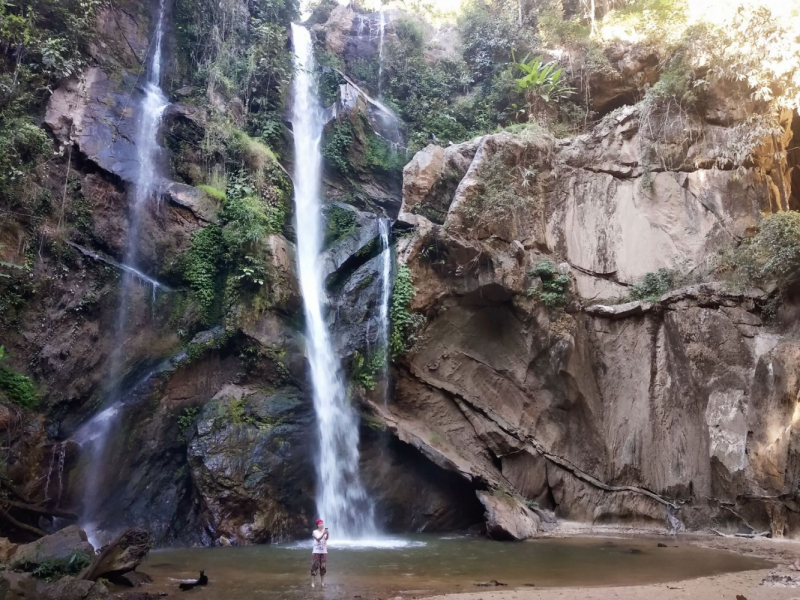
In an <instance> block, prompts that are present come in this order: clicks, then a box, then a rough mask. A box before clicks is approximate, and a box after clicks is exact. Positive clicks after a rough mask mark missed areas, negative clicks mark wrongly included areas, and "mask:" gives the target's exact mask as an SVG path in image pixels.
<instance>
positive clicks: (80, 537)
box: [8, 525, 94, 570]
mask: <svg viewBox="0 0 800 600" xmlns="http://www.w3.org/2000/svg"><path fill="white" fill-rule="evenodd" d="M75 554H84V555H86V556H88V557H93V556H94V548H92V545H91V544H90V543H89V540H88V538H87V537H86V533H85V532H84V531H83V530H82V529H80V528H79V527H78V526H77V525H70V526H69V527H65V528H64V529H62V530H60V531H58V532H56V533H54V534H52V535H48V536H45V537H43V538H41V539H38V540H36V541H35V542H31V543H30V544H24V545H22V546H20V547H19V548H18V549H17V551H16V552H15V553H14V555H13V556H12V557H11V560H10V561H9V563H8V564H9V566H10V567H11V568H12V569H23V570H32V569H35V568H36V567H38V566H39V565H41V564H42V563H44V562H46V561H59V560H69V559H70V558H71V557H72V556H73V555H75Z"/></svg>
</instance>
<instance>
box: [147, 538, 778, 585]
mask: <svg viewBox="0 0 800 600" xmlns="http://www.w3.org/2000/svg"><path fill="white" fill-rule="evenodd" d="M664 541H667V542H668V544H667V545H668V547H666V548H659V547H658V546H657V544H658V542H664ZM309 558H310V548H309V544H302V545H293V546H248V547H241V548H204V549H201V548H194V549H181V550H157V551H154V552H151V553H150V556H149V557H148V559H147V561H146V562H145V563H143V564H142V566H141V570H142V571H144V572H146V573H148V574H149V575H152V576H153V577H154V578H155V583H154V588H155V589H157V590H162V589H163V590H164V591H167V592H170V593H171V592H172V591H174V590H176V589H177V584H178V581H179V580H182V579H188V578H191V577H197V572H198V571H199V570H200V569H205V571H206V575H208V577H209V579H210V584H209V587H208V588H206V589H205V590H204V592H203V595H204V596H206V597H209V598H212V597H213V598H214V599H215V600H253V599H254V598H263V599H266V600H270V599H275V600H278V599H280V600H300V599H303V598H325V599H334V598H335V599H344V598H354V597H356V598H357V597H361V598H364V599H374V598H392V597H395V596H402V597H404V598H411V597H424V596H429V595H433V594H436V593H450V592H470V591H472V592H478V591H481V589H485V588H480V587H476V586H475V584H476V583H482V582H486V581H490V580H493V579H494V580H497V581H500V582H503V583H506V584H508V587H506V588H502V589H509V588H512V587H515V586H516V587H521V586H525V585H526V584H535V586H536V587H537V588H539V587H562V586H609V585H639V584H649V583H660V582H667V581H678V580H681V579H690V578H695V577H702V576H708V575H716V574H721V573H730V572H735V571H744V570H749V569H759V568H765V567H767V566H769V564H768V563H767V562H766V561H764V560H760V559H754V558H751V557H745V556H741V555H737V554H733V553H729V552H722V551H718V550H708V549H704V548H698V547H696V546H691V545H688V544H684V543H680V542H674V541H670V540H665V539H663V538H661V539H652V540H650V539H636V540H626V539H602V538H589V539H567V540H536V541H531V542H523V543H503V542H493V541H491V540H487V539H484V538H465V537H437V536H433V535H416V536H410V537H409V538H407V539H406V543H405V544H404V545H402V546H399V547H397V546H395V547H388V548H380V547H370V548H367V547H362V548H340V547H337V546H336V540H335V539H333V540H332V542H331V547H330V553H329V556H328V576H327V577H326V583H327V587H326V589H325V590H319V589H317V590H316V591H312V590H311V588H310V587H309V578H308V567H309V564H308V563H309ZM152 590H153V588H148V591H152Z"/></svg>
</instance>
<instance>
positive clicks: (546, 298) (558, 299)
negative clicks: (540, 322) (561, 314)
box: [529, 258, 571, 308]
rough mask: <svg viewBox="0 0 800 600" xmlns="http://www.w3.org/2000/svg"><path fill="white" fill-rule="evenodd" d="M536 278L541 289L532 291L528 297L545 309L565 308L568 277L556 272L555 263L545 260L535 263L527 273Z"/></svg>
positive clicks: (567, 297)
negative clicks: (536, 300)
mask: <svg viewBox="0 0 800 600" xmlns="http://www.w3.org/2000/svg"><path fill="white" fill-rule="evenodd" d="M529 274H530V275H531V276H532V277H538V278H539V280H540V281H541V287H540V288H536V289H532V290H531V291H530V295H531V296H532V297H534V298H536V299H538V300H540V301H541V302H542V304H544V305H545V306H546V307H547V308H558V307H561V306H566V305H567V303H568V302H569V286H570V283H571V280H570V278H569V276H568V275H562V274H561V273H559V272H558V269H557V268H556V265H555V263H553V261H551V260H549V259H547V258H545V259H542V260H540V261H539V262H537V263H536V264H535V265H534V267H533V268H532V269H531V271H530V273H529Z"/></svg>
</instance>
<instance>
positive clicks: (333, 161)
mask: <svg viewBox="0 0 800 600" xmlns="http://www.w3.org/2000/svg"><path fill="white" fill-rule="evenodd" d="M352 143H353V125H352V124H351V123H350V121H346V120H343V119H339V120H337V121H335V122H334V124H333V126H332V127H331V128H330V130H329V131H328V132H327V133H326V134H325V139H324V140H323V143H322V157H323V158H324V159H325V160H326V161H327V162H328V164H329V165H331V166H332V167H334V168H335V169H336V170H337V171H339V173H341V174H342V175H347V174H348V173H349V172H350V169H351V167H350V158H349V156H348V155H349V151H350V145H351V144H352Z"/></svg>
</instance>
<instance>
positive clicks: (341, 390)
mask: <svg viewBox="0 0 800 600" xmlns="http://www.w3.org/2000/svg"><path fill="white" fill-rule="evenodd" d="M292 40H293V41H294V60H295V77H294V83H293V106H292V131H293V133H294V156H295V161H294V162H295V167H294V185H295V188H294V201H295V219H296V231H297V262H298V273H299V278H300V288H301V291H302V295H303V307H304V310H305V318H306V354H307V357H308V362H309V365H310V370H311V382H312V386H313V396H314V409H315V412H316V416H317V424H318V432H317V440H318V443H319V457H318V459H317V461H316V462H317V482H318V483H317V510H318V512H319V517H320V518H322V519H324V520H325V522H326V525H327V526H328V527H329V528H330V531H331V538H332V540H333V541H336V540H343V539H360V538H365V537H368V536H371V535H373V534H374V533H375V519H374V508H373V506H372V503H371V502H370V500H369V498H368V497H367V493H366V491H365V490H364V487H363V486H362V484H361V479H360V476H359V450H358V444H359V432H358V415H357V413H356V411H355V409H354V407H353V406H352V404H351V403H350V401H349V400H348V398H347V394H346V390H345V384H344V380H343V377H342V368H341V363H340V360H339V358H338V357H337V356H336V355H335V354H334V349H333V345H332V343H331V339H330V332H329V331H328V325H327V323H326V321H325V317H324V309H325V305H326V303H327V298H326V296H325V290H324V283H323V272H322V260H321V256H320V255H321V252H322V239H323V233H324V230H323V227H322V217H321V212H322V211H321V209H322V206H321V202H320V195H321V183H322V154H321V147H320V146H321V142H322V131H323V127H324V125H325V123H324V119H323V111H322V107H321V105H320V101H319V98H318V94H317V82H316V79H315V76H314V54H313V47H312V43H311V35H310V33H309V31H308V30H307V29H306V28H305V27H303V26H302V25H297V24H293V25H292Z"/></svg>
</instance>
